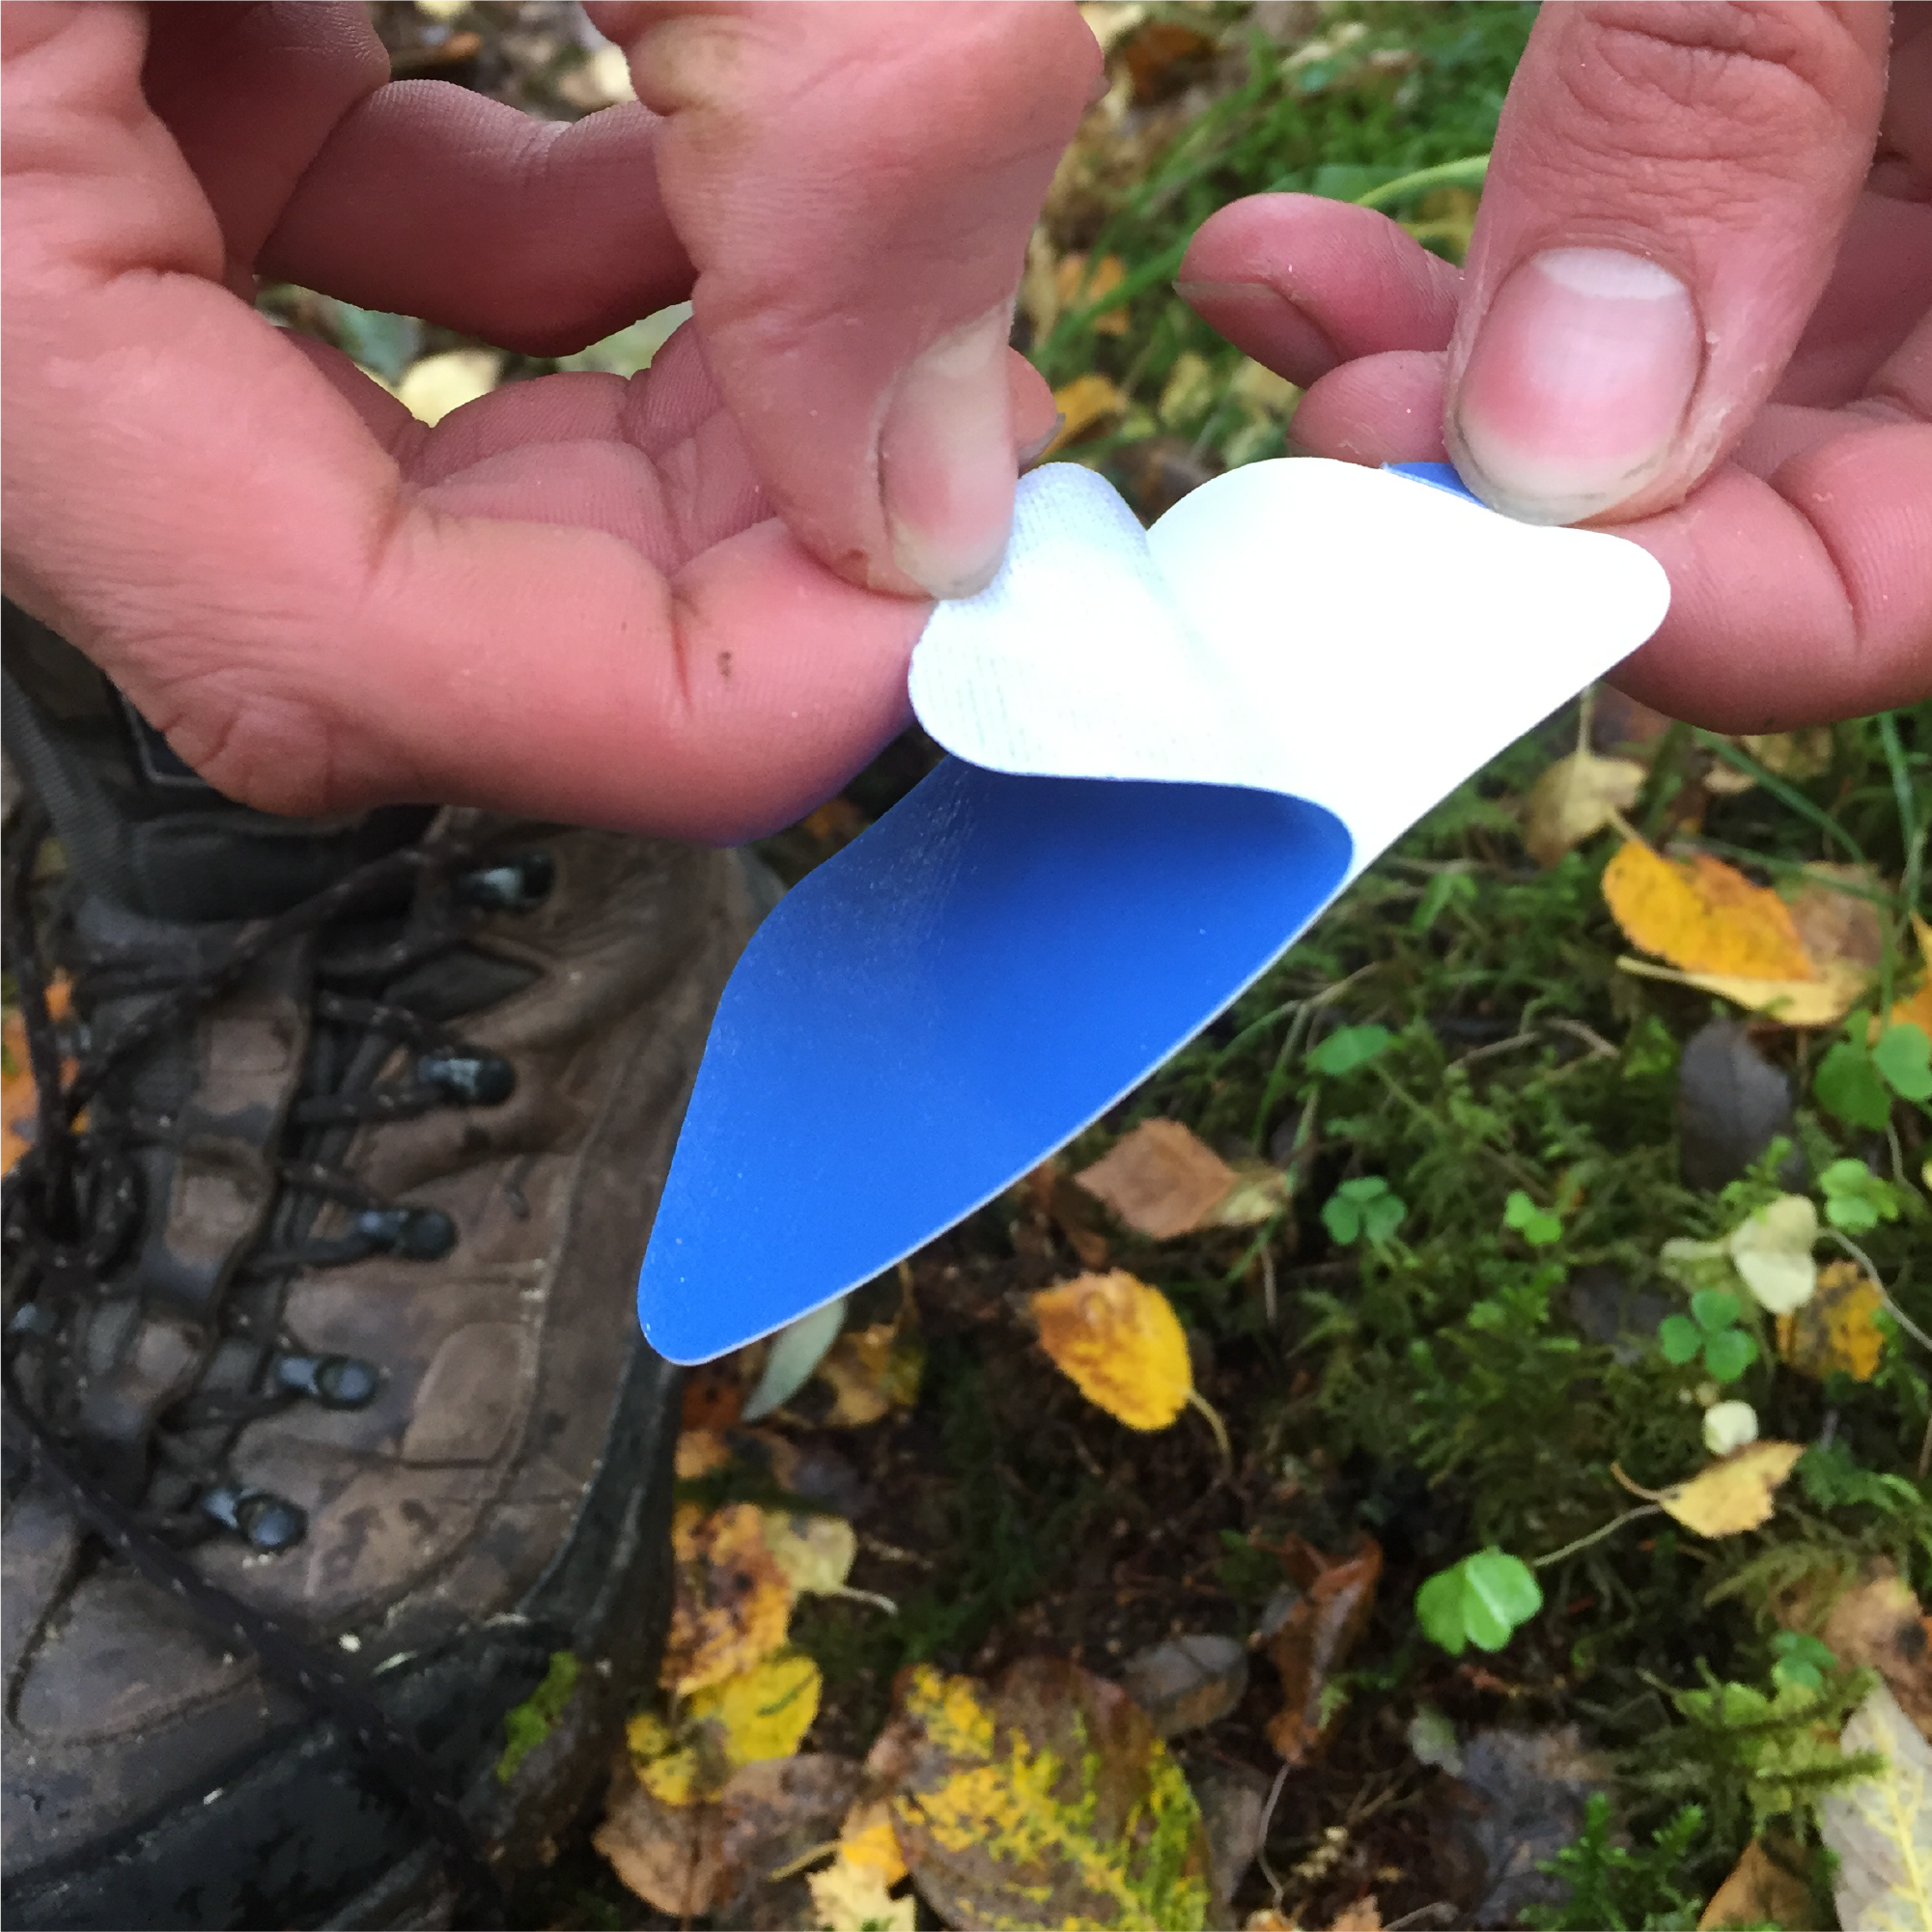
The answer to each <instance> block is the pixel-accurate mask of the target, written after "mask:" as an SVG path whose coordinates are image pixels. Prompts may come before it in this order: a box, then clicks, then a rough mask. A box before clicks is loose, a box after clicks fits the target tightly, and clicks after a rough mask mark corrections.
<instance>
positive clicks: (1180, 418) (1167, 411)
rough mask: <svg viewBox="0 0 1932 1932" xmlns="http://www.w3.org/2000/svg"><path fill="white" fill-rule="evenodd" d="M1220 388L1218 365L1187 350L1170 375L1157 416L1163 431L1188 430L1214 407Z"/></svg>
mask: <svg viewBox="0 0 1932 1932" xmlns="http://www.w3.org/2000/svg"><path fill="white" fill-rule="evenodd" d="M1219 388H1220V385H1219V383H1218V380H1217V379H1216V377H1215V368H1214V364H1213V363H1211V362H1210V361H1209V360H1208V358H1207V357H1206V356H1205V355H1202V354H1200V353H1199V352H1198V351H1197V350H1191V349H1184V350H1182V351H1181V352H1180V354H1179V355H1177V356H1176V357H1175V358H1174V366H1173V368H1172V369H1171V370H1169V371H1168V372H1167V380H1166V381H1165V382H1164V383H1163V384H1162V389H1161V400H1160V402H1159V403H1157V404H1156V405H1155V406H1154V413H1155V415H1156V416H1157V417H1158V418H1159V419H1160V421H1161V423H1162V427H1163V428H1166V429H1170V430H1173V429H1185V428H1187V427H1189V426H1190V425H1191V424H1193V423H1194V422H1196V421H1198V420H1199V418H1201V417H1202V416H1205V415H1206V414H1207V412H1208V411H1209V409H1211V408H1212V407H1213V406H1214V402H1215V398H1216V396H1217V395H1218V393H1219Z"/></svg>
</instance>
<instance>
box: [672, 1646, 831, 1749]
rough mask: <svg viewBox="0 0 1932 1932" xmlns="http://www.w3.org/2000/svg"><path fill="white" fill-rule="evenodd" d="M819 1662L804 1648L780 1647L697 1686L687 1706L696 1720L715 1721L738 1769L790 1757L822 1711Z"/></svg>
mask: <svg viewBox="0 0 1932 1932" xmlns="http://www.w3.org/2000/svg"><path fill="white" fill-rule="evenodd" d="M822 1688H823V1684H822V1680H821V1678H820V1675H819V1666H817V1665H816V1664H814V1663H813V1662H812V1660H811V1659H810V1658H809V1657H807V1656H805V1655H804V1654H803V1653H802V1652H800V1651H797V1650H781V1651H779V1652H778V1653H777V1654H776V1655H775V1656H771V1657H767V1658H765V1659H763V1660H762V1661H761V1662H759V1663H758V1664H755V1665H754V1666H752V1667H751V1668H750V1669H749V1670H741V1671H740V1672H739V1673H738V1674H737V1675H736V1676H734V1677H727V1678H725V1679H724V1680H723V1682H722V1683H718V1684H710V1685H707V1686H706V1687H705V1689H703V1690H702V1691H699V1692H697V1693H696V1694H694V1695H693V1696H692V1698H691V1701H690V1704H689V1706H688V1715H689V1718H690V1721H691V1722H693V1723H696V1724H707V1723H715V1724H716V1725H718V1727H719V1731H720V1735H721V1737H722V1740H723V1744H724V1759H725V1762H726V1763H727V1764H728V1765H729V1766H730V1767H731V1768H732V1770H734V1771H736V1770H737V1769H738V1767H739V1766H740V1765H741V1764H756V1763H758V1762H759V1761H760V1760H761V1759H763V1758H768V1757H790V1756H791V1755H792V1753H793V1752H794V1751H795V1750H798V1746H799V1744H800V1742H801V1741H802V1740H803V1738H804V1735H805V1733H806V1732H807V1731H808V1730H810V1729H811V1727H812V1720H813V1719H814V1718H816V1717H817V1716H818V1714H819V1694H820V1691H821V1689H822Z"/></svg>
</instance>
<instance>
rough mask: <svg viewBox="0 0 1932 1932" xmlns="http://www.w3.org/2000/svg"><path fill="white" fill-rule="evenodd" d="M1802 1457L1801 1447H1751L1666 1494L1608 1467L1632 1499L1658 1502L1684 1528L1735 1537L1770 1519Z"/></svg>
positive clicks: (1765, 1444) (1776, 1444) (1768, 1444)
mask: <svg viewBox="0 0 1932 1932" xmlns="http://www.w3.org/2000/svg"><path fill="white" fill-rule="evenodd" d="M1804 1453H1805V1444H1804V1443H1803V1442H1751V1443H1748V1444H1747V1445H1746V1446H1745V1447H1744V1448H1742V1449H1740V1450H1739V1451H1738V1452H1737V1454H1736V1455H1734V1456H1726V1457H1724V1459H1723V1460H1722V1462H1716V1463H1713V1464H1712V1465H1711V1466H1710V1468H1709V1469H1707V1470H1700V1471H1699V1472H1698V1473H1697V1474H1696V1475H1694V1476H1693V1477H1692V1478H1691V1479H1690V1481H1688V1482H1680V1483H1672V1484H1671V1485H1670V1487H1669V1488H1668V1489H1643V1488H1641V1487H1639V1486H1638V1484H1636V1483H1634V1482H1632V1481H1631V1479H1630V1478H1629V1477H1628V1476H1627V1475H1625V1474H1624V1473H1623V1471H1622V1470H1619V1469H1617V1468H1616V1466H1615V1465H1614V1464H1611V1466H1610V1468H1611V1470H1612V1472H1613V1473H1614V1474H1615V1476H1616V1478H1617V1480H1618V1481H1619V1482H1621V1483H1622V1484H1623V1486H1624V1488H1625V1489H1627V1490H1629V1491H1630V1492H1631V1494H1632V1495H1633V1496H1640V1497H1642V1498H1645V1499H1646V1500H1647V1501H1650V1502H1654V1503H1657V1504H1658V1505H1659V1506H1660V1507H1661V1508H1662V1509H1663V1510H1664V1512H1665V1514H1666V1515H1667V1516H1672V1517H1675V1518H1676V1520H1677V1521H1678V1522H1679V1523H1681V1524H1682V1525H1683V1526H1684V1527H1685V1528H1686V1529H1694V1530H1695V1531H1696V1532H1697V1534H1698V1535H1699V1536H1736V1535H1738V1534H1740V1533H1741V1532H1742V1531H1744V1530H1747V1529H1755V1528H1756V1527H1757V1526H1758V1525H1759V1524H1761V1523H1768V1522H1769V1521H1770V1520H1771V1512H1772V1511H1773V1509H1774V1508H1776V1506H1777V1505H1776V1503H1775V1502H1774V1501H1773V1499H1772V1498H1774V1497H1775V1496H1776V1495H1777V1493H1778V1490H1779V1489H1780V1488H1781V1487H1782V1486H1783V1483H1784V1480H1785V1478H1786V1477H1787V1476H1788V1475H1790V1473H1791V1471H1792V1470H1794V1469H1795V1468H1796V1467H1797V1464H1798V1458H1799V1457H1800V1456H1802V1455H1803V1454H1804Z"/></svg>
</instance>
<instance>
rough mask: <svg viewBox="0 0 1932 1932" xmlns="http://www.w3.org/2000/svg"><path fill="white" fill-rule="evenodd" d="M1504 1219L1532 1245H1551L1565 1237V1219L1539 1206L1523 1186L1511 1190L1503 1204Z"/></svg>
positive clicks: (1507, 1224) (1504, 1221)
mask: <svg viewBox="0 0 1932 1932" xmlns="http://www.w3.org/2000/svg"><path fill="white" fill-rule="evenodd" d="M1502 1221H1503V1225H1504V1226H1505V1227H1513V1228H1514V1229H1515V1230H1516V1231H1517V1233H1518V1234H1520V1235H1521V1236H1522V1237H1523V1238H1524V1240H1525V1241H1526V1242H1527V1243H1528V1244H1529V1246H1531V1247H1551V1246H1554V1245H1555V1244H1556V1243H1557V1242H1559V1241H1561V1240H1562V1239H1563V1220H1562V1217H1561V1216H1560V1215H1553V1214H1552V1213H1551V1212H1550V1211H1549V1209H1548V1208H1539V1207H1538V1206H1537V1205H1536V1203H1535V1202H1534V1201H1532V1200H1531V1199H1530V1198H1529V1196H1528V1195H1527V1194H1526V1193H1525V1192H1524V1191H1523V1190H1522V1189H1521V1188H1513V1189H1511V1190H1510V1194H1509V1198H1508V1199H1507V1200H1506V1201H1504V1202H1503V1204H1502Z"/></svg>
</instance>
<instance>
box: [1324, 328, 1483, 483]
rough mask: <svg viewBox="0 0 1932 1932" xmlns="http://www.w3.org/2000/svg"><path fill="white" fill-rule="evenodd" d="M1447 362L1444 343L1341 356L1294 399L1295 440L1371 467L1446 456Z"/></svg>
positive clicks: (1440, 460) (1440, 458) (1435, 459)
mask: <svg viewBox="0 0 1932 1932" xmlns="http://www.w3.org/2000/svg"><path fill="white" fill-rule="evenodd" d="M1445 364H1446V357H1445V356H1444V355H1443V353H1442V350H1435V351H1434V352H1433V353H1428V352H1425V351H1423V350H1388V351H1387V352H1386V353H1385V354H1382V355H1365V356H1362V357H1361V358H1360V359H1359V360H1358V361H1355V362H1345V363H1343V364H1342V366H1341V367H1340V368H1339V369H1337V370H1335V371H1333V372H1332V373H1331V374H1330V375H1328V376H1325V377H1323V378H1322V379H1321V380H1320V381H1319V382H1317V383H1316V384H1315V385H1314V386H1313V387H1312V388H1311V389H1310V390H1309V391H1308V393H1307V394H1306V395H1305V396H1303V397H1302V400H1301V402H1300V403H1298V404H1297V405H1296V407H1295V422H1294V428H1293V432H1292V433H1293V435H1294V438H1295V442H1296V445H1297V447H1298V448H1300V449H1302V450H1305V451H1306V452H1307V453H1308V454H1309V455H1310V456H1326V457H1333V458H1335V459H1336V460H1337V461H1338V462H1360V463H1367V464H1369V465H1371V466H1374V467H1379V466H1380V465H1381V464H1383V463H1386V462H1442V461H1443V460H1444V458H1445V457H1446V455H1447V452H1446V450H1445V449H1444V448H1443V445H1442V396H1443V392H1444V389H1445V387H1446V382H1447V377H1446V369H1445Z"/></svg>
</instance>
